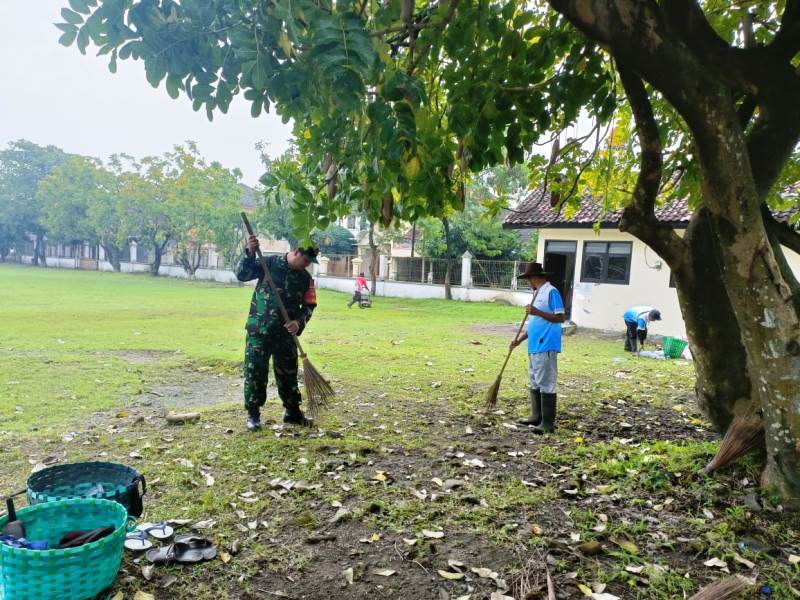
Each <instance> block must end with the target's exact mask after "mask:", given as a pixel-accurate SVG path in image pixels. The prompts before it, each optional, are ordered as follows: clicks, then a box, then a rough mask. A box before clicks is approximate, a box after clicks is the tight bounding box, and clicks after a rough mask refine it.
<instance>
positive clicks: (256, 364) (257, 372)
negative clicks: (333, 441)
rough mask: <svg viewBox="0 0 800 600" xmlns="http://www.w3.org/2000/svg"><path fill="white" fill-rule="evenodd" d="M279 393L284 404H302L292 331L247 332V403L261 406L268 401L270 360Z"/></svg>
mask: <svg viewBox="0 0 800 600" xmlns="http://www.w3.org/2000/svg"><path fill="white" fill-rule="evenodd" d="M270 357H272V368H273V371H274V373H275V383H276V384H277V386H278V395H279V396H280V398H281V402H282V403H283V406H284V408H286V409H287V410H293V409H297V408H298V407H299V406H300V387H299V385H298V384H297V346H296V345H295V343H294V340H292V338H291V337H289V336H288V335H280V334H278V335H270V334H263V333H250V332H248V333H247V341H246V343H245V351H244V406H245V408H246V409H248V410H249V409H250V408H260V407H262V406H264V403H265V402H266V401H267V381H268V380H269V360H270Z"/></svg>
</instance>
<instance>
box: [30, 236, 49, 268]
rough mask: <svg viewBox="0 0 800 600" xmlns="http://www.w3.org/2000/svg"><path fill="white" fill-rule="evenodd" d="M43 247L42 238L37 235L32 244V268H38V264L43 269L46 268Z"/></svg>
mask: <svg viewBox="0 0 800 600" xmlns="http://www.w3.org/2000/svg"><path fill="white" fill-rule="evenodd" d="M44 247H45V243H44V237H43V236H42V235H41V234H39V233H37V234H36V236H35V240H34V243H33V266H39V263H40V262H41V263H42V266H43V267H46V266H47V257H46V254H45V250H44Z"/></svg>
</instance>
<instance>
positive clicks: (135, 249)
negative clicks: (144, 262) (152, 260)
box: [128, 240, 139, 263]
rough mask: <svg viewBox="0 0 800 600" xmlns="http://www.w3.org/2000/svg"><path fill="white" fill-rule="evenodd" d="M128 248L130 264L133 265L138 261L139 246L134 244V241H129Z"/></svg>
mask: <svg viewBox="0 0 800 600" xmlns="http://www.w3.org/2000/svg"><path fill="white" fill-rule="evenodd" d="M128 246H129V247H130V255H131V263H135V262H137V261H138V259H139V244H137V243H136V240H131V242H130V244H128Z"/></svg>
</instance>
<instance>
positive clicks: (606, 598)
mask: <svg viewBox="0 0 800 600" xmlns="http://www.w3.org/2000/svg"><path fill="white" fill-rule="evenodd" d="M592 600H619V596H615V595H614V594H597V593H595V594H592Z"/></svg>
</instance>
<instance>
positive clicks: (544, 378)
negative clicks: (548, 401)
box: [528, 350, 558, 394]
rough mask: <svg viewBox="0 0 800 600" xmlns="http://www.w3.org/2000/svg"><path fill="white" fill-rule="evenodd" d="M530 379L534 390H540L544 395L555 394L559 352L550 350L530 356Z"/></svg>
mask: <svg viewBox="0 0 800 600" xmlns="http://www.w3.org/2000/svg"><path fill="white" fill-rule="evenodd" d="M528 378H529V379H530V387H531V389H532V390H540V391H541V392H542V393H543V394H555V393H556V380H557V379H558V352H556V351H555V350H550V351H548V352H537V353H536V354H528Z"/></svg>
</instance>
